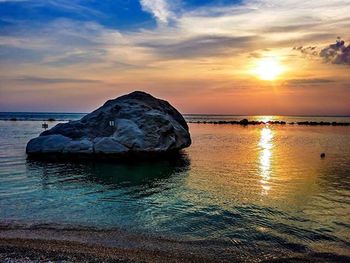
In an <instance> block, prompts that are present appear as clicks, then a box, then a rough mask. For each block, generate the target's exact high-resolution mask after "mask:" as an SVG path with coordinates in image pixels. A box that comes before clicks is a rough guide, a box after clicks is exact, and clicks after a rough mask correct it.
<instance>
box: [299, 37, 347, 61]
mask: <svg viewBox="0 0 350 263" xmlns="http://www.w3.org/2000/svg"><path fill="white" fill-rule="evenodd" d="M294 50H298V51H300V52H301V53H303V54H306V55H309V56H313V57H320V58H322V59H323V61H324V62H326V63H332V64H342V65H350V44H348V46H346V44H345V41H344V40H341V39H340V38H338V39H337V41H336V43H335V44H331V45H329V46H327V47H325V48H321V49H320V48H319V47H317V46H308V47H302V46H299V47H294Z"/></svg>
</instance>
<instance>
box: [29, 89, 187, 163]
mask: <svg viewBox="0 0 350 263" xmlns="http://www.w3.org/2000/svg"><path fill="white" fill-rule="evenodd" d="M111 121H112V122H114V126H113V125H112V126H111V125H110V122H111ZM190 144H191V137H190V134H189V131H188V126H187V123H186V121H185V120H184V118H183V117H182V115H181V114H180V113H179V112H178V111H177V110H176V109H175V108H174V107H172V106H171V105H170V104H169V103H168V102H167V101H164V100H160V99H157V98H154V97H153V96H151V95H149V94H147V93H145V92H140V91H135V92H133V93H130V94H128V95H124V96H121V97H119V98H116V99H113V100H109V101H107V102H106V103H105V104H104V105H103V106H102V107H100V108H99V109H97V110H95V111H93V112H92V113H90V114H88V115H86V116H85V117H83V118H82V119H81V120H78V121H70V122H68V123H60V124H57V125H56V126H55V127H53V128H52V129H50V130H47V131H44V132H43V133H41V134H40V136H39V137H37V138H34V139H32V140H30V141H29V142H28V144H27V149H26V152H27V154H28V156H49V155H54V156H67V155H69V156H71V155H75V156H95V157H96V156H101V155H102V156H126V155H129V154H137V155H145V156H147V155H152V154H160V153H168V152H175V151H178V150H180V149H182V148H185V147H188V146H189V145H190Z"/></svg>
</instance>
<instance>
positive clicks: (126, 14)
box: [0, 0, 350, 115]
mask: <svg viewBox="0 0 350 263" xmlns="http://www.w3.org/2000/svg"><path fill="white" fill-rule="evenodd" d="M349 10H350V0H322V1H310V0H284V1H278V0H241V1H225V0H217V1H215V0H213V1H208V0H205V1H199V0H172V1H170V0H103V1H102V0H69V1H68V0H0V77H1V78H0V79H1V80H0V111H45V112H89V111H92V110H93V109H95V108H97V107H99V106H100V105H102V104H103V103H104V102H105V101H106V100H108V99H111V98H116V97H118V96H120V95H122V94H126V93H129V92H132V91H134V90H142V91H146V92H149V93H151V94H152V95H154V96H156V97H159V98H163V99H166V100H168V101H169V102H170V103H171V104H172V105H174V106H175V107H176V108H177V109H179V111H180V112H182V113H198V114H203V113H208V114H243V115H350V45H349V42H350V13H349Z"/></svg>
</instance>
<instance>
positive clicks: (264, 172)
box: [259, 126, 273, 195]
mask: <svg viewBox="0 0 350 263" xmlns="http://www.w3.org/2000/svg"><path fill="white" fill-rule="evenodd" d="M272 138H273V132H272V131H271V129H270V128H269V127H268V126H266V127H264V128H263V129H262V130H261V133H260V141H259V146H260V148H261V151H260V175H261V180H260V182H261V186H262V189H263V191H262V194H263V195H267V194H268V191H269V190H270V185H269V181H270V177H271V156H272V151H271V149H272V147H273V144H272Z"/></svg>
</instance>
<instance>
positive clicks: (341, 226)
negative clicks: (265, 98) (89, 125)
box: [0, 121, 350, 255]
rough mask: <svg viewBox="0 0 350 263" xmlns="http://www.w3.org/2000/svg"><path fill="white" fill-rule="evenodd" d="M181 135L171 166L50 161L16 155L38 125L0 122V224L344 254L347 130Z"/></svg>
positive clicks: (347, 245) (205, 129)
mask: <svg viewBox="0 0 350 263" xmlns="http://www.w3.org/2000/svg"><path fill="white" fill-rule="evenodd" d="M52 124H55V123H52ZM190 131H191V135H192V139H193V144H192V146H191V147H190V148H188V149H186V150H185V151H184V152H183V155H182V157H181V158H179V159H178V160H171V161H161V162H158V163H138V164H136V163H135V164H120V163H119V164H113V163H100V164H98V163H80V164H74V163H50V162H37V161H36V162H34V161H28V160H26V155H25V153H24V151H25V145H26V143H27V141H28V140H29V139H30V138H32V137H35V136H37V135H38V134H39V133H40V132H41V127H40V123H39V122H36V121H21V122H11V121H0V133H1V135H2V136H1V138H0V145H1V148H0V222H22V223H23V222H25V223H26V222H27V223H30V224H41V223H53V224H69V225H71V226H74V225H76V226H78V225H79V226H81V225H84V226H93V227H99V228H108V229H109V228H119V229H125V230H133V231H139V232H142V233H151V234H155V235H161V236H167V237H174V238H180V239H181V240H187V241H189V240H191V241H198V240H202V241H203V240H204V241H215V242H219V243H216V244H220V242H222V244H225V245H227V244H232V245H234V246H237V247H240V248H245V249H246V250H241V251H242V253H253V254H254V253H257V254H259V253H260V254H264V253H268V252H267V251H262V248H264V247H266V248H274V249H278V250H281V251H289V252H295V253H308V252H310V251H316V252H327V253H334V254H337V255H350V230H349V229H350V127H305V126H304V127H300V126H294V125H286V126H273V125H272V126H268V125H266V126H259V127H256V126H255V127H251V126H248V127H241V126H236V125H235V126H231V125H220V126H218V125H216V126H215V125H209V124H207V125H205V124H191V125H190ZM321 152H325V153H326V158H325V159H321V158H320V153H321ZM244 251H245V252H244Z"/></svg>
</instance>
